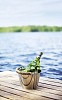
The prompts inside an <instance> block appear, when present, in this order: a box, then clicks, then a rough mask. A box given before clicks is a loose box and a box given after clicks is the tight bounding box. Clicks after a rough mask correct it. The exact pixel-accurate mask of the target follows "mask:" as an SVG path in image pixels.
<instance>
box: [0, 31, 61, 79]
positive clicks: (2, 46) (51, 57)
mask: <svg viewBox="0 0 62 100" xmlns="http://www.w3.org/2000/svg"><path fill="white" fill-rule="evenodd" d="M40 51H42V52H43V53H44V54H43V56H42V58H41V70H42V71H41V76H45V77H50V78H56V79H60V80H62V32H53V33H52V32H42V33H41V32H35V33H30V32H29V33H22V32H21V33H2V34H1V33H0V72H2V71H15V69H16V67H18V66H20V65H23V66H25V67H26V66H27V65H28V64H29V63H30V61H32V60H33V59H34V58H35V57H36V56H37V55H38V54H39V53H40Z"/></svg>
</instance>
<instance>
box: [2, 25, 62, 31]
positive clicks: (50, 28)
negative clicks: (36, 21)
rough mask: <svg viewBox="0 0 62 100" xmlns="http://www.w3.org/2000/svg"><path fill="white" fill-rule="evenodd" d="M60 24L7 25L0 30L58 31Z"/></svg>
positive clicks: (60, 27)
mask: <svg viewBox="0 0 62 100" xmlns="http://www.w3.org/2000/svg"><path fill="white" fill-rule="evenodd" d="M59 31H62V26H35V25H31V26H9V27H0V32H59Z"/></svg>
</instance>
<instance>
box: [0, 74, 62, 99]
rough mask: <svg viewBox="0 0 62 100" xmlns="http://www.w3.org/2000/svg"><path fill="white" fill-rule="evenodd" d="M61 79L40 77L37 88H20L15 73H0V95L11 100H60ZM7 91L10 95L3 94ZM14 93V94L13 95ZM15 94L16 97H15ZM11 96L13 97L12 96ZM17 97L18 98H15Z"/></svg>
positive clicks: (61, 91) (61, 93) (61, 90)
mask: <svg viewBox="0 0 62 100" xmlns="http://www.w3.org/2000/svg"><path fill="white" fill-rule="evenodd" d="M61 83H62V81H60V80H59V81H58V80H53V79H48V78H42V77H41V78H40V80H39V87H38V89H37V90H25V89H22V88H21V86H20V83H19V78H18V75H17V74H16V73H13V72H10V73H5V74H1V73H0V92H1V93H2V94H1V96H2V97H4V98H7V99H9V98H10V97H11V100H13V99H14V100H20V98H22V100H26V99H27V100H28V99H29V100H51V99H52V100H62V84H61ZM5 93H9V94H10V95H11V96H9V98H8V96H7V95H4V94H5ZM13 95H14V96H13ZM15 95H16V97H15ZM12 96H13V97H14V98H12ZM16 98H19V99H16Z"/></svg>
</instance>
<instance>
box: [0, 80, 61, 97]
mask: <svg viewBox="0 0 62 100" xmlns="http://www.w3.org/2000/svg"><path fill="white" fill-rule="evenodd" d="M15 83H16V82H15ZM0 84H2V85H4V86H8V84H9V86H10V87H13V88H15V87H16V89H19V90H22V88H21V86H20V84H17V83H16V84H14V83H12V82H7V83H6V82H5V81H1V82H0ZM37 90H38V91H41V90H42V91H43V90H46V92H47V91H48V92H49V93H54V94H59V92H61V91H60V90H57V89H49V88H45V87H38V89H37ZM59 95H61V94H59ZM61 96H62V95H61Z"/></svg>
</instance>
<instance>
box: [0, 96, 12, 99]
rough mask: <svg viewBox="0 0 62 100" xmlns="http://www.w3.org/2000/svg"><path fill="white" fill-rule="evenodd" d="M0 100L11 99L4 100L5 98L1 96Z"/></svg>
mask: <svg viewBox="0 0 62 100" xmlns="http://www.w3.org/2000/svg"><path fill="white" fill-rule="evenodd" d="M0 100H10V99H7V98H4V97H1V96H0Z"/></svg>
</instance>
